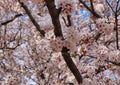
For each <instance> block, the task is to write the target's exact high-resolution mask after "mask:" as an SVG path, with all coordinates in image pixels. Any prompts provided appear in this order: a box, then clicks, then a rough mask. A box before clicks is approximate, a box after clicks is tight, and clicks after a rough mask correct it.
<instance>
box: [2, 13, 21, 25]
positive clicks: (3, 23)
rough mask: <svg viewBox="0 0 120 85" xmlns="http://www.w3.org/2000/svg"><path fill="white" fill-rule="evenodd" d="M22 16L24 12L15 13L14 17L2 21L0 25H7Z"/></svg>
mask: <svg viewBox="0 0 120 85" xmlns="http://www.w3.org/2000/svg"><path fill="white" fill-rule="evenodd" d="M20 16H23V15H22V14H17V15H15V16H14V17H13V18H12V19H10V20H7V21H5V22H2V23H1V24H0V25H7V24H8V23H10V22H12V21H14V20H15V19H16V18H18V17H20Z"/></svg>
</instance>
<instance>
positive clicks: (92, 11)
mask: <svg viewBox="0 0 120 85" xmlns="http://www.w3.org/2000/svg"><path fill="white" fill-rule="evenodd" d="M79 2H80V3H82V4H83V5H84V7H85V8H86V9H87V10H88V11H90V12H91V13H92V14H93V16H95V17H97V18H101V16H100V15H99V14H97V13H96V12H95V11H94V10H92V9H90V8H89V7H88V6H87V5H86V4H85V2H84V1H82V0H79Z"/></svg>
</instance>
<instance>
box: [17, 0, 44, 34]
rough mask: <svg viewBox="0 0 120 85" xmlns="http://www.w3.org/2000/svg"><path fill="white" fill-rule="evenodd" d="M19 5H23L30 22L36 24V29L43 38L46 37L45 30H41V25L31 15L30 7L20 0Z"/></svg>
mask: <svg viewBox="0 0 120 85" xmlns="http://www.w3.org/2000/svg"><path fill="white" fill-rule="evenodd" d="M18 1H19V3H20V4H21V7H23V9H24V10H25V12H26V13H27V14H28V16H29V18H30V20H31V21H32V23H33V24H34V26H35V27H36V29H37V30H38V31H39V32H40V33H41V35H42V36H45V32H44V30H41V29H40V26H39V24H38V23H37V22H36V20H35V19H34V18H33V16H32V14H31V13H30V11H29V9H28V7H27V6H26V5H25V4H24V3H23V2H21V1H20V0H18Z"/></svg>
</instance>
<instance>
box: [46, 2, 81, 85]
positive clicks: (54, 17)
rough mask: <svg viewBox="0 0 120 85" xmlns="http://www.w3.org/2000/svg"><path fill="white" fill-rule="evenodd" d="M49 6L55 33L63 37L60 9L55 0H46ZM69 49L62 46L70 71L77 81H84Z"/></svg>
mask: <svg viewBox="0 0 120 85" xmlns="http://www.w3.org/2000/svg"><path fill="white" fill-rule="evenodd" d="M45 2H46V5H47V8H48V10H49V13H50V16H51V18H52V23H53V25H54V33H55V36H56V37H62V38H63V34H62V30H61V25H60V20H59V13H58V12H57V10H58V9H56V7H55V5H54V0H45ZM68 51H69V50H68V49H67V48H66V47H63V48H62V51H61V52H62V56H63V58H64V60H65V62H66V64H67V66H68V68H69V69H70V71H71V72H72V73H73V75H74V76H75V78H76V80H77V82H78V83H79V84H80V83H82V76H81V74H80V72H79V70H78V69H77V67H76V65H75V64H74V62H73V60H72V58H71V56H70V54H69V53H68Z"/></svg>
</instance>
